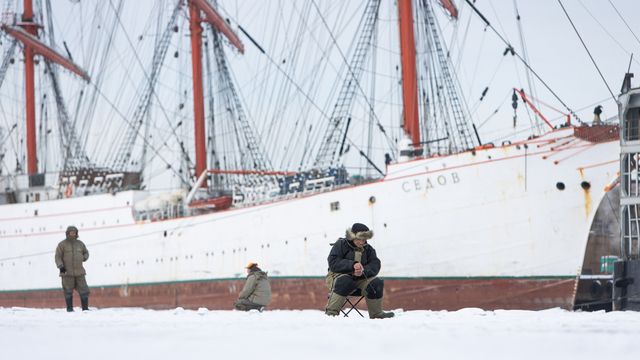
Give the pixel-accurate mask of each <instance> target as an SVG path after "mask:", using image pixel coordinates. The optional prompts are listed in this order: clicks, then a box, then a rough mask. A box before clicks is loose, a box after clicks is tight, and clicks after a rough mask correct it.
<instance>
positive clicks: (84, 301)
mask: <svg viewBox="0 0 640 360" xmlns="http://www.w3.org/2000/svg"><path fill="white" fill-rule="evenodd" d="M80 302H81V303H82V311H89V298H86V297H84V298H80Z"/></svg>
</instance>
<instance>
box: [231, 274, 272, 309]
mask: <svg viewBox="0 0 640 360" xmlns="http://www.w3.org/2000/svg"><path fill="white" fill-rule="evenodd" d="M247 274H248V275H247V283H246V284H244V288H243V289H242V291H241V292H240V294H239V295H238V300H236V302H234V303H233V306H235V307H236V309H238V310H242V311H249V310H251V309H256V310H260V312H262V310H264V307H265V306H267V305H269V304H270V303H271V286H270V285H269V280H267V273H266V272H264V271H262V270H260V268H259V267H258V264H257V263H251V264H249V266H247Z"/></svg>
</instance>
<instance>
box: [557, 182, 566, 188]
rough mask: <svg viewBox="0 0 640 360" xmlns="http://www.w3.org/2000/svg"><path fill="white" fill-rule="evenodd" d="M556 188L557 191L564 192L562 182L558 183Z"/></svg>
mask: <svg viewBox="0 0 640 360" xmlns="http://www.w3.org/2000/svg"><path fill="white" fill-rule="evenodd" d="M556 187H557V188H558V190H564V183H563V182H558V183H557V184H556Z"/></svg>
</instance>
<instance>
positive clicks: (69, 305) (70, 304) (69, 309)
mask: <svg viewBox="0 0 640 360" xmlns="http://www.w3.org/2000/svg"><path fill="white" fill-rule="evenodd" d="M64 301H65V302H66V303H67V312H73V297H70V298H68V299H67V298H64Z"/></svg>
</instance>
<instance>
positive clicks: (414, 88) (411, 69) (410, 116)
mask: <svg viewBox="0 0 640 360" xmlns="http://www.w3.org/2000/svg"><path fill="white" fill-rule="evenodd" d="M397 2H398V17H399V20H398V23H399V25H400V57H401V59H402V102H403V104H404V111H403V115H404V132H405V134H406V135H407V136H408V137H409V138H410V139H411V141H412V142H413V144H414V146H415V147H416V148H418V147H420V121H419V114H418V85H417V77H416V73H417V72H416V44H415V40H414V35H413V6H412V1H411V0H397Z"/></svg>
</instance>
